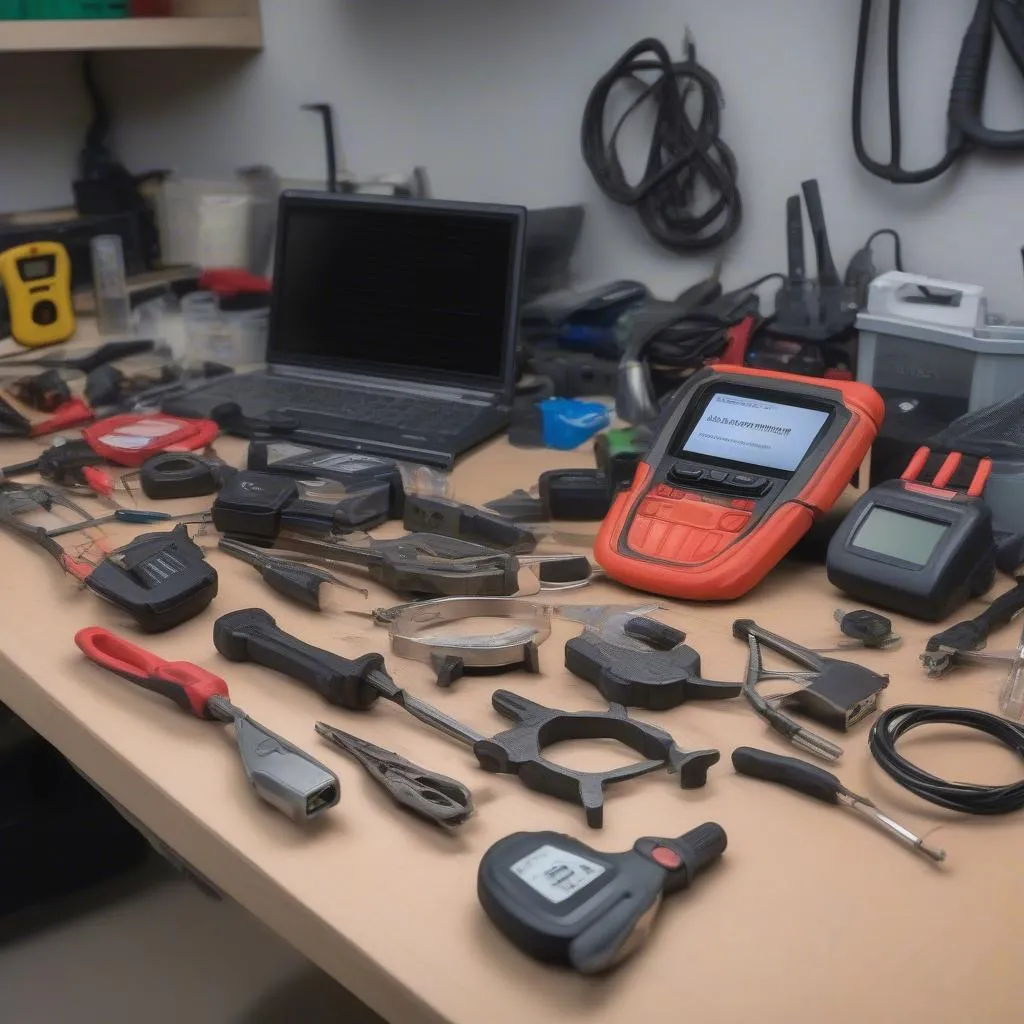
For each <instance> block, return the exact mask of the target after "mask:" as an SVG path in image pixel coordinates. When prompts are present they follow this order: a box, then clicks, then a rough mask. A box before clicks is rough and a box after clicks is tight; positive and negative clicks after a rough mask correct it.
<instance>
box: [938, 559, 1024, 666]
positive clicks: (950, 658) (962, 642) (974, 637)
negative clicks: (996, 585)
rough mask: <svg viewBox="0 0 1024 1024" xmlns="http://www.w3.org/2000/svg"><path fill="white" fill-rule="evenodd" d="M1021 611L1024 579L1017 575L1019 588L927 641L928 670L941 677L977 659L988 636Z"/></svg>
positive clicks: (1012, 589) (1023, 601)
mask: <svg viewBox="0 0 1024 1024" xmlns="http://www.w3.org/2000/svg"><path fill="white" fill-rule="evenodd" d="M1022 610H1024V576H1018V577H1017V584H1016V586H1014V587H1011V588H1010V589H1009V590H1007V591H1006V592H1005V593H1003V594H1000V595H999V597H997V598H996V599H995V600H994V601H993V602H992V603H991V604H990V605H989V606H988V607H987V608H986V609H985V610H984V611H983V612H981V613H980V614H979V615H976V616H975V617H974V618H973V619H965V620H964V621H963V622H958V623H956V624H955V625H953V626H950V627H949V628H948V629H944V630H943V631H942V632H941V633H936V634H935V635H934V636H932V637H929V638H928V643H927V644H926V645H925V649H924V653H923V654H922V655H921V663H922V664H923V665H924V667H925V671H927V673H928V675H930V676H932V677H933V678H938V677H939V676H943V675H945V674H946V673H947V672H948V671H949V670H950V669H951V668H954V667H955V666H956V665H962V664H967V663H969V662H972V661H974V660H976V657H977V655H976V653H975V652H977V651H979V650H980V649H981V648H983V647H984V646H985V643H986V641H987V640H988V637H989V634H991V633H993V632H995V631H996V630H997V629H1001V628H1002V627H1003V626H1005V625H1006V624H1007V623H1008V622H1010V620H1011V619H1013V618H1014V616H1016V615H1017V614H1018V613H1019V612H1021V611H1022ZM972 655H974V657H972ZM982 657H983V656H982Z"/></svg>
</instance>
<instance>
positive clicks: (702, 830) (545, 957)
mask: <svg viewBox="0 0 1024 1024" xmlns="http://www.w3.org/2000/svg"><path fill="white" fill-rule="evenodd" d="M726 842H727V840H726V835H725V831H724V829H723V828H722V827H721V825H718V824H716V823H714V822H710V821H709V822H706V823H705V824H703V825H699V826H697V828H694V829H690V831H689V832H686V833H684V834H683V835H681V836H679V837H677V838H676V839H658V838H655V837H653V836H647V837H645V838H643V839H638V840H637V841H636V842H635V843H634V844H633V849H632V850H629V851H628V852H626V853H602V852H600V851H598V850H594V849H592V848H591V847H589V846H587V845H586V844H585V843H581V842H580V841H579V840H578V839H573V838H571V837H570V836H566V835H562V834H561V833H559V832H516V833H514V834H513V835H510V836H506V837H505V838H504V839H499V840H498V842H496V843H495V844H494V845H493V846H492V847H491V848H490V849H489V850H488V851H487V852H486V853H485V854H484V856H483V859H482V860H481V861H480V868H479V871H478V872H477V896H478V898H479V900H480V904H481V906H482V907H483V908H484V911H485V913H486V914H487V916H488V917H489V918H490V919H491V921H492V922H493V923H494V924H495V925H496V926H497V928H498V930H499V931H500V932H501V933H502V934H503V935H504V936H505V937H506V938H507V939H509V940H510V941H511V942H513V943H514V944H515V945H516V946H518V947H519V949H521V950H522V951H523V952H524V953H526V955H527V956H532V957H533V958H534V959H536V960H541V961H543V962H545V963H553V964H561V965H563V966H566V967H572V968H573V969H574V970H577V971H579V972H580V973H581V974H596V973H598V972H600V971H606V970H608V969H609V968H611V967H614V966H615V965H616V964H618V963H619V962H621V961H622V960H624V959H625V958H626V957H627V956H629V955H630V954H631V953H633V952H634V951H635V950H636V949H637V948H638V947H639V946H640V944H641V942H642V941H643V939H644V938H645V937H646V935H647V934H648V932H649V930H650V929H649V926H648V924H649V919H650V917H651V916H652V915H653V913H654V912H655V911H656V910H657V908H658V905H659V904H660V902H661V898H662V896H663V895H664V894H665V893H670V892H679V891H680V890H682V889H686V888H687V887H688V886H689V885H690V883H691V882H692V881H693V880H694V878H696V876H697V875H699V874H700V873H701V872H702V871H704V870H705V869H706V868H707V867H709V866H710V865H711V864H712V863H714V862H715V861H716V860H718V858H719V857H721V855H722V854H723V853H724V852H725V847H726Z"/></svg>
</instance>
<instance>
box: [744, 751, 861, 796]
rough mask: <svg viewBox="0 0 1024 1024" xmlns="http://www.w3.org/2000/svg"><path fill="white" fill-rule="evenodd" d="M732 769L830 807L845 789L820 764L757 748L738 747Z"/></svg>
mask: <svg viewBox="0 0 1024 1024" xmlns="http://www.w3.org/2000/svg"><path fill="white" fill-rule="evenodd" d="M732 766H733V768H735V769H736V771H737V772H739V773H740V775H749V776H751V778H755V779H764V780H765V782H777V783H779V785H780V786H788V787H789V788H790V789H795V790H797V791H798V792H800V793H806V794H807V796H813V797H814V799H815V800H821V801H823V802H824V803H826V804H834V803H836V802H837V801H838V799H839V794H840V793H841V792H842V789H843V784H842V783H841V782H840V781H839V780H838V779H837V778H836V777H835V776H834V775H833V774H832V773H831V772H827V771H825V769H824V768H819V767H818V766H817V765H816V764H809V763H808V762H807V761H801V760H800V759H799V758H798V757H783V756H782V755H781V754H773V753H771V752H770V751H767V750H758V749H757V748H756V747H737V748H736V749H735V750H734V751H733V752H732Z"/></svg>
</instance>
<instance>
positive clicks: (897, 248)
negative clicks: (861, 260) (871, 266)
mask: <svg viewBox="0 0 1024 1024" xmlns="http://www.w3.org/2000/svg"><path fill="white" fill-rule="evenodd" d="M882 235H888V236H889V237H890V238H891V239H892V260H893V263H895V264H896V269H897V270H902V269H903V240H902V239H901V238H900V233H899V232H898V231H897V230H896V229H895V228H879V229H878V230H877V231H873V232H872V233H871V234H870V235H868V240H867V241H866V242H865V243H864V248H865V249H870V248H871V243H872V242H873V241H874V240H875V239H876V238H881V237H882Z"/></svg>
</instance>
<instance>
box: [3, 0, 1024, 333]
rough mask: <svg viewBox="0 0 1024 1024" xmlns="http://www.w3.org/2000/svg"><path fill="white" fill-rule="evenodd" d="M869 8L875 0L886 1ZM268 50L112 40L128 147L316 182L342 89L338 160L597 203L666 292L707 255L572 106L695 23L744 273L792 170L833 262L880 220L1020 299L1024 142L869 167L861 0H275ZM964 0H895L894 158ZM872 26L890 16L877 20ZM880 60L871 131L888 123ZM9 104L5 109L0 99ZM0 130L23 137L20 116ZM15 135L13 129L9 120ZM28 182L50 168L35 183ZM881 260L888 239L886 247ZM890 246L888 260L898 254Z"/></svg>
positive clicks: (602, 223) (607, 245)
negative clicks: (716, 101)
mask: <svg viewBox="0 0 1024 1024" xmlns="http://www.w3.org/2000/svg"><path fill="white" fill-rule="evenodd" d="M876 6H881V7H882V9H883V10H884V7H885V4H884V0H878V4H877V5H876ZM262 7H263V16H264V22H265V33H266V49H265V51H264V53H262V54H261V55H259V56H257V57H250V58H246V57H242V56H239V55H230V54H174V53H162V54H161V53H157V54H111V55H104V56H103V58H102V62H101V77H102V79H103V80H104V81H105V82H106V83H107V84H108V86H109V87H110V89H111V90H112V95H113V96H114V97H116V106H117V113H118V136H119V140H120V144H121V151H122V155H123V156H124V157H125V158H126V159H127V161H128V162H129V164H130V165H131V166H132V167H134V168H142V167H146V166H155V165H168V166H173V167H175V168H176V169H178V170H179V171H181V172H182V173H184V174H188V175H197V176H208V175H211V174H218V173H226V172H230V170H231V169H232V168H233V167H235V166H237V165H239V164H243V163H251V162H258V161H263V162H268V163H271V164H273V165H274V166H275V167H276V168H277V169H278V171H279V172H281V173H282V174H285V175H288V176H301V177H308V178H314V179H319V178H320V177H321V175H322V147H321V144H320V133H319V129H318V125H317V122H316V120H315V119H314V117H313V116H312V115H310V114H305V113H302V112H300V111H299V110H298V106H299V104H300V103H302V102H308V101H313V100H328V101H330V102H332V103H333V104H334V105H335V109H336V113H337V120H338V125H339V130H340V136H341V143H342V147H343V150H344V157H345V160H346V162H347V163H348V164H349V165H350V166H352V167H353V168H355V169H357V170H359V171H362V172H369V171H380V170H393V171H405V170H407V169H409V168H411V167H412V166H413V165H414V164H416V163H422V164H425V165H426V166H427V168H428V169H429V172H430V176H431V180H432V183H433V186H434V190H435V193H436V194H437V195H439V196H443V197H458V198H463V199H482V200H499V201H508V202H518V203H524V204H528V205H543V204H551V203H561V202H572V201H577V200H581V199H582V200H585V201H586V202H587V204H588V207H589V214H588V224H587V228H586V235H585V239H584V249H583V251H582V259H581V269H582V270H583V271H584V272H585V274H586V275H587V276H588V277H601V276H605V277H607V276H632V277H638V278H640V279H642V280H645V281H647V282H649V283H650V284H651V285H652V286H654V287H655V289H656V290H658V291H660V292H661V293H663V294H666V295H668V294H672V293H674V292H675V291H677V290H679V289H680V288H681V287H683V286H685V285H686V284H688V283H690V282H692V281H693V280H694V279H696V278H697V277H698V276H699V275H701V273H702V272H703V271H705V270H706V269H707V268H708V266H709V265H710V257H708V258H700V259H695V258H679V257H675V256H672V255H670V254H667V253H664V252H663V251H661V250H659V249H658V248H657V247H656V246H655V245H654V243H652V242H650V241H649V240H648V239H647V237H646V236H645V235H644V233H643V232H642V230H641V229H640V227H639V225H638V223H637V222H636V219H635V217H634V215H633V214H632V213H631V212H630V211H627V210H625V209H622V208H620V207H616V206H614V205H612V204H610V203H609V202H608V201H607V200H605V199H604V197H603V196H601V195H600V193H599V192H598V191H597V189H596V186H595V185H594V184H593V182H592V181H591V179H590V177H589V174H588V172H587V170H586V168H585V166H584V164H583V162H582V159H581V157H580V155H579V120H580V114H581V112H582V109H583V105H584V102H585V100H586V97H587V94H588V92H589V90H590V88H591V86H592V85H593V83H594V81H595V80H596V79H597V78H598V76H599V75H600V74H601V73H602V72H604V71H605V70H606V69H607V68H608V67H609V66H610V65H611V64H612V62H613V61H614V60H616V59H617V58H618V57H619V55H620V54H621V53H622V52H623V51H624V50H625V49H626V48H627V46H629V45H630V44H631V43H633V42H635V41H636V40H637V39H639V38H640V37H642V36H644V35H655V36H658V37H660V38H661V39H663V40H664V41H665V42H666V43H667V44H669V46H670V47H672V48H673V49H675V48H677V47H678V45H679V40H680V39H681V37H682V34H683V30H684V27H685V26H686V25H687V24H689V26H690V27H691V29H692V30H693V32H694V33H695V35H696V38H697V45H698V54H699V57H700V59H701V60H702V61H703V62H704V63H706V65H707V66H708V67H709V68H710V69H711V70H712V71H713V72H714V73H715V74H716V75H717V76H718V78H719V79H720V81H721V83H722V87H723V89H724V93H725V97H726V109H725V111H724V132H723V134H724V137H725V138H726V140H727V141H728V142H729V144H730V145H731V146H732V147H733V148H734V150H735V151H736V154H737V157H738V159H739V165H740V187H741V190H742V192H743V197H744V201H745V219H744V224H743V227H742V229H741V231H740V233H739V235H738V236H737V237H736V238H735V239H734V240H733V242H732V243H731V244H730V246H729V249H728V253H727V256H728V260H727V268H726V281H727V283H729V282H731V283H733V284H738V283H740V282H742V281H744V280H747V279H750V278H752V277H755V276H758V275H760V274H762V273H765V272H767V271H769V270H775V269H781V268H782V267H783V263H784V233H783V205H784V201H785V197H786V196H787V195H789V194H790V193H792V192H794V191H796V190H797V189H798V186H799V182H800V180H801V179H802V178H805V177H810V176H816V177H817V178H818V179H819V180H820V182H821V186H822V190H823V193H824V200H825V206H826V212H827V214H828V218H829V226H830V228H831V234H832V241H833V248H834V250H835V252H836V256H837V259H838V260H839V262H840V263H841V264H843V263H845V260H846V259H847V258H848V257H849V255H850V254H851V253H852V251H853V250H854V248H856V247H857V246H859V245H860V244H861V242H862V241H863V239H864V237H865V236H866V235H867V233H868V232H869V231H870V230H873V229H874V228H877V227H882V226H886V225H889V226H894V227H897V228H899V229H900V230H901V231H902V232H903V233H904V241H905V251H906V259H907V262H908V264H909V269H912V270H919V271H921V272H926V273H931V274H933V275H937V276H945V277H949V278H952V279H954V280H955V279H961V280H969V281H978V282H980V283H983V284H985V285H986V286H987V287H988V288H989V289H990V292H991V294H992V295H993V297H994V299H995V302H996V303H997V304H998V305H999V306H1001V307H1002V308H1003V309H1005V310H1007V311H1010V312H1014V313H1017V314H1024V275H1022V272H1021V258H1020V253H1019V249H1020V246H1021V245H1022V244H1024V212H1022V206H1021V203H1020V201H1019V200H1020V196H1021V189H1020V185H1019V183H1020V182H1021V181H1022V180H1024V154H1022V155H1020V156H1017V157H1009V158H1006V157H1003V158H998V157H992V156H979V155H972V156H971V157H969V158H968V160H967V161H966V162H965V164H964V165H963V166H962V167H961V168H960V169H958V170H956V171H954V172H952V173H951V174H950V175H947V176H946V177H945V178H944V179H942V180H940V181H939V182H938V183H933V184H931V185H923V186H894V185H890V184H888V183H886V182H882V181H879V180H877V179H875V178H872V177H871V176H870V175H868V174H867V173H866V172H865V171H863V170H862V169H861V168H860V166H859V165H858V164H857V162H856V160H855V158H854V155H853V151H852V148H851V143H850V112H849V104H850V93H851V76H852V67H853V52H854V45H855V37H856V23H857V13H858V8H859V3H858V0H263V3H262ZM973 8H974V0H908V2H907V3H905V4H904V45H903V47H902V51H901V56H902V62H903V75H902V77H903V80H904V94H905V95H904V104H903V106H904V122H905V123H904V133H905V136H906V138H905V150H906V153H905V155H904V162H905V163H907V164H909V165H911V166H918V165H920V164H922V163H924V162H929V163H930V162H931V161H932V160H933V159H934V158H935V157H936V156H937V155H938V153H939V152H940V150H941V147H942V144H943V139H944V133H945V128H944V110H945V105H946V100H947V96H948V90H949V82H950V78H951V74H952V66H953V63H954V60H955V56H956V51H957V48H958V44H959V39H960V37H961V35H962V32H963V28H964V27H965V25H966V22H967V20H968V19H969V17H970V13H971V11H972V10H973ZM877 27H878V28H882V27H883V26H882V25H878V26H877ZM993 63H994V67H993V72H992V76H991V78H992V81H991V83H990V87H989V93H990V102H989V104H988V106H989V107H990V108H991V109H990V110H988V111H987V112H986V113H987V117H988V119H989V120H990V121H991V123H992V124H993V125H995V126H998V127H1019V126H1024V80H1022V79H1021V78H1020V77H1019V76H1017V75H1016V72H1015V71H1013V70H1012V69H1011V68H1010V67H1009V62H1008V60H1007V59H1006V57H1005V55H1004V54H1003V53H1002V51H1001V48H1000V47H999V45H998V44H997V47H996V54H995V58H994V62H993ZM880 66H881V53H880V50H878V49H877V48H876V52H875V53H874V54H873V59H872V73H871V75H870V77H871V79H872V81H871V88H870V89H869V97H868V104H869V109H870V112H871V118H870V120H871V124H870V126H869V131H868V135H869V139H873V140H875V143H876V148H877V150H878V152H879V153H882V152H884V150H882V148H881V147H880V146H878V142H879V141H880V140H883V139H884V138H885V137H886V131H887V129H886V127H885V125H884V122H883V121H882V115H883V113H884V110H883V107H882V106H881V105H880V101H881V100H882V98H883V96H882V92H881V88H882V84H883V83H882V80H881V78H880V76H879V75H878V74H877V72H876V69H877V68H878V67H880ZM3 116H8V115H3ZM7 137H8V138H11V137H12V136H10V135H8V136H7ZM19 145H20V139H19ZM34 187H36V188H41V187H42V186H41V185H40V184H39V183H38V182H37V183H35V186H34ZM879 258H880V260H882V261H887V260H888V256H887V254H885V253H884V252H880V253H879ZM887 265H888V264H887V262H883V266H887Z"/></svg>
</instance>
